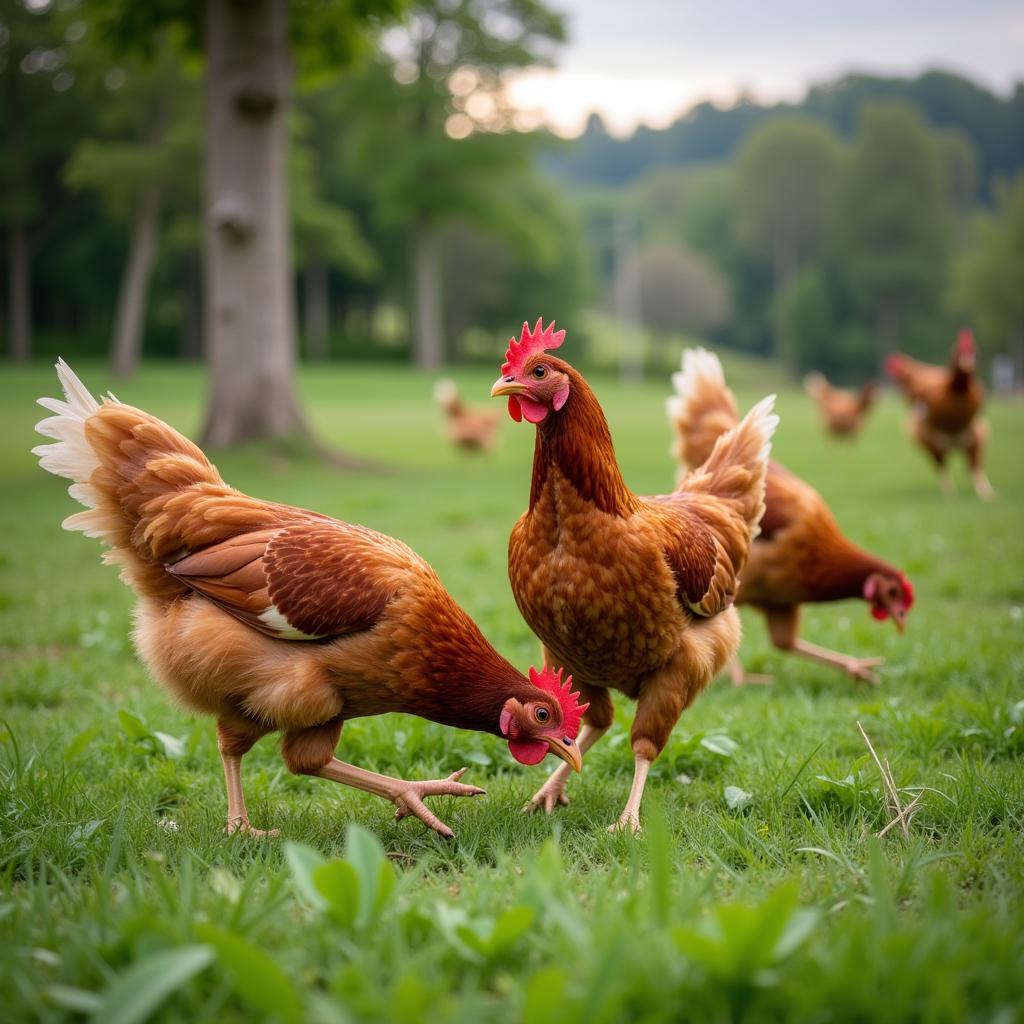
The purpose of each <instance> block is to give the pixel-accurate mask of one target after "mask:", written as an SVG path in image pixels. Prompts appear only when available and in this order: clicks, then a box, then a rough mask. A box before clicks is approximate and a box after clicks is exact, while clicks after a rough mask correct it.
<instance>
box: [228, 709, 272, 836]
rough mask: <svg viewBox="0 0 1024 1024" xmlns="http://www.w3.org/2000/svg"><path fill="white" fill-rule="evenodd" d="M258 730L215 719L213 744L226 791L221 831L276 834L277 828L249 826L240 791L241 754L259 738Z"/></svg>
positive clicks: (229, 833)
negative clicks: (224, 820) (215, 742)
mask: <svg viewBox="0 0 1024 1024" xmlns="http://www.w3.org/2000/svg"><path fill="white" fill-rule="evenodd" d="M260 735H261V733H259V732H257V733H255V734H254V733H253V732H250V731H248V730H246V729H242V728H240V727H239V726H237V725H236V724H234V723H229V722H228V721H226V720H225V719H223V718H221V719H219V720H218V722H217V747H218V749H219V750H220V759H221V763H222V764H223V765H224V786H225V789H226V790H227V794H228V820H227V824H226V825H225V826H224V831H225V832H226V833H227V834H228V835H229V836H230V835H233V834H234V833H235V832H242V833H244V834H246V835H250V836H277V835H280V831H279V830H278V829H276V828H275V829H269V830H268V829H263V828H253V826H252V825H250V824H249V812H248V811H246V809H245V794H244V793H243V792H242V757H243V756H244V755H245V754H247V753H248V752H249V751H250V750H251V749H252V745H253V744H254V743H255V742H256V741H257V740H258V739H259V738H260Z"/></svg>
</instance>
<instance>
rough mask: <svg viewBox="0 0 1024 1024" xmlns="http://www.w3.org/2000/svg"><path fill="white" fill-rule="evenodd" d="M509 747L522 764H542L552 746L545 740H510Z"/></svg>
mask: <svg viewBox="0 0 1024 1024" xmlns="http://www.w3.org/2000/svg"><path fill="white" fill-rule="evenodd" d="M508 749H509V751H510V752H511V753H512V756H513V757H514V758H515V759H516V760H517V761H518V762H519V763H520V764H540V763H541V761H543V760H544V758H545V757H546V756H547V752H548V750H549V749H550V748H549V747H548V745H547V744H546V743H545V742H544V741H543V740H509V741H508Z"/></svg>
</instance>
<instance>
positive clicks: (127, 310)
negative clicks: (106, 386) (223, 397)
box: [111, 184, 161, 377]
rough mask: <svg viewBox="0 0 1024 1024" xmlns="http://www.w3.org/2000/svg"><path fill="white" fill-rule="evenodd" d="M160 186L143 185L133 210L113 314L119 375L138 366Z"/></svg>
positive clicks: (115, 362) (114, 359)
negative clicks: (129, 240)
mask: <svg viewBox="0 0 1024 1024" xmlns="http://www.w3.org/2000/svg"><path fill="white" fill-rule="evenodd" d="M160 193H161V190H160V186H159V185H156V184H151V185H148V186H146V188H145V189H144V190H143V192H142V195H141V196H140V197H139V205H138V206H137V207H136V209H135V223H134V224H133V225H132V240H131V245H130V246H129V249H128V262H127V263H126V264H125V268H124V274H123V276H122V278H121V288H120V291H119V292H118V296H117V312H116V313H115V315H114V337H113V341H112V345H111V362H112V367H113V370H114V373H115V374H116V375H117V376H118V377H129V376H131V375H132V374H133V373H134V372H135V370H136V369H137V368H138V365H139V355H140V353H141V352H142V333H143V330H144V329H145V326H146V306H147V303H148V301H149V282H150V279H151V278H152V276H153V261H154V259H155V257H156V242H157V236H158V234H159V230H160V201H161V194H160Z"/></svg>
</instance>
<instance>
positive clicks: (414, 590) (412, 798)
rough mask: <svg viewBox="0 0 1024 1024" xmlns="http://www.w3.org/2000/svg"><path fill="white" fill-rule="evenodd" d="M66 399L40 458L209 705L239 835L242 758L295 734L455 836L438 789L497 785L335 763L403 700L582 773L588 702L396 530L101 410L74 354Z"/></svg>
mask: <svg viewBox="0 0 1024 1024" xmlns="http://www.w3.org/2000/svg"><path fill="white" fill-rule="evenodd" d="M57 373H58V376H59V378H60V381H61V384H62V385H63V387H64V393H65V396H66V401H59V400H57V399H52V398H42V399H40V404H41V405H43V406H45V407H46V408H47V409H50V410H51V411H52V412H53V413H54V414H55V415H54V416H52V417H50V418H49V419H46V420H43V421H42V422H41V423H40V424H39V425H38V426H37V428H36V429H37V430H38V431H39V433H41V434H43V435H44V436H47V437H51V438H55V439H56V440H57V441H58V443H57V444H52V445H40V446H39V447H38V448H36V449H34V451H35V453H36V454H38V455H39V456H40V463H41V464H42V466H43V468H45V469H47V470H49V471H50V472H51V473H56V474H58V475H60V476H63V477H67V478H68V479H70V480H72V481H74V483H73V485H72V486H71V488H70V489H69V491H70V493H71V495H72V497H74V498H77V499H78V500H79V501H80V502H81V503H82V504H83V505H86V506H87V511H85V512H79V513H77V514H76V515H73V516H71V517H70V518H69V519H67V520H65V522H64V526H65V528H67V529H71V530H82V531H84V532H85V533H86V534H87V535H88V536H91V537H97V538H99V539H100V540H101V541H102V542H103V543H104V544H105V545H107V546H108V547H109V548H110V550H109V551H108V552H107V553H106V555H105V561H107V562H110V563H115V564H117V565H120V566H121V567H122V578H123V579H124V580H125V582H127V583H128V584H129V586H131V587H132V588H133V589H134V590H135V592H136V594H137V595H138V598H139V603H138V606H137V609H136V616H135V627H136V628H135V645H136V647H137V649H138V651H139V654H140V655H141V657H142V659H143V661H144V662H145V663H146V665H147V666H148V667H149V669H150V671H151V672H152V674H153V675H154V676H155V677H156V678H157V679H158V680H159V681H160V682H161V683H162V684H163V685H164V686H166V687H167V689H169V690H170V691H171V693H172V694H173V695H174V696H175V697H176V698H177V699H178V700H179V701H180V702H181V703H182V704H184V705H185V706H187V707H189V708H191V709H192V710H194V711H199V712H202V713H204V714H208V715H213V716H214V717H215V718H216V719H217V737H218V741H219V746H220V754H221V759H222V761H223V765H224V777H225V783H226V786H227V797H228V821H227V831H229V832H234V831H236V830H243V831H246V832H251V833H259V831H260V830H258V829H254V828H253V827H252V826H251V825H250V823H249V816H248V813H247V812H246V808H245V801H244V798H243V795H242V782H241V760H242V756H243V755H244V754H245V753H246V752H247V751H248V750H249V749H250V748H251V747H252V745H253V744H254V743H255V742H256V741H257V740H258V739H259V738H260V737H261V736H264V735H266V734H267V733H270V732H276V731H282V732H283V733H284V737H283V742H282V755H283V757H284V761H285V764H286V765H287V766H288V768H289V769H290V770H291V771H293V772H296V773H300V774H307V775H318V776H320V777H322V778H325V779H330V780H332V781H334V782H340V783H344V784H345V785H348V786H354V787H355V788H357V789H361V790H365V791H366V792H369V793H374V794H376V795H377V796H381V797H384V798H385V799H387V800H390V801H392V802H393V803H394V804H395V806H396V808H397V810H396V817H399V818H401V817H404V816H405V815H407V814H413V815H415V816H416V817H418V818H419V819H420V820H421V821H423V822H424V823H425V824H427V825H428V826H429V827H430V828H433V829H435V830H436V831H437V832H439V833H441V834H442V835H445V836H450V835H451V834H452V832H451V829H449V828H448V826H447V825H445V824H444V823H443V822H441V821H440V820H439V819H438V818H437V817H436V816H435V815H434V814H433V812H432V811H430V810H429V808H427V807H426V805H425V804H424V802H423V799H424V798H425V797H427V796H434V795H440V794H447V795H452V796H475V795H477V794H479V793H482V792H483V790H481V789H477V788H476V787H474V786H467V785H463V784H462V783H460V782H459V778H460V777H461V776H462V774H463V772H464V771H465V769H462V770H461V771H457V772H455V773H453V774H452V775H450V776H449V777H448V778H447V779H441V780H431V781H424V782H408V781H405V780H403V779H393V778H389V777H388V776H384V775H378V774H377V773H375V772H370V771H366V770H364V769H362V768H357V767H355V766H354V765H350V764H346V763H345V762H343V761H339V760H338V759H337V758H336V757H335V756H334V749H335V747H336V746H337V743H338V738H339V736H340V733H341V728H342V725H343V723H344V722H346V721H347V720H349V719H352V718H359V717H362V716H366V715H379V714H383V713H385V712H389V711H399V712H405V713H407V714H413V715H419V716H420V717H422V718H428V719H431V720H432V721H435V722H440V723H442V724H444V725H449V726H454V727H456V728H460V729H475V730H479V731H482V732H488V733H492V734H494V735H497V736H502V737H504V738H505V739H506V740H507V741H508V744H509V749H510V751H511V753H512V755H513V757H515V758H516V759H517V760H519V761H521V762H522V763H524V764H536V763H537V762H538V761H541V760H543V758H544V756H545V754H547V753H548V752H549V751H552V752H554V753H555V754H557V755H558V756H559V757H560V758H562V759H563V760H564V761H566V762H567V763H568V764H570V765H571V766H572V767H573V768H575V769H577V770H578V769H579V767H580V763H581V762H580V756H579V752H578V748H577V746H576V743H575V737H576V730H577V728H578V725H579V718H580V713H581V711H582V710H584V709H582V708H580V707H578V706H577V698H576V694H574V693H571V692H570V689H569V687H568V685H566V684H562V683H561V682H560V680H559V678H558V677H557V675H556V674H555V673H551V672H544V673H537V672H535V671H534V670H533V669H531V670H530V678H529V679H527V678H525V677H524V676H522V675H521V674H520V673H519V672H518V671H517V670H516V669H515V668H513V666H512V665H510V664H509V663H508V662H507V661H506V660H505V659H504V658H502V657H501V656H500V655H499V654H498V652H497V651H495V650H494V648H493V647H491V645H490V644H488V643H487V641H486V640H485V639H484V637H483V636H482V635H481V633H480V631H479V630H478V629H477V627H476V626H475V625H474V624H473V622H472V620H471V619H470V618H469V616H468V615H467V614H466V613H465V612H464V611H463V610H462V609H461V608H459V606H458V605H457V604H456V603H455V602H454V601H453V600H452V598H451V597H450V596H449V594H448V592H447V591H446V590H445V588H444V586H443V585H442V584H441V581H440V580H439V579H438V578H437V576H436V574H435V573H434V572H433V570H432V569H431V568H430V566H429V565H427V563H426V562H424V561H423V559H422V558H420V557H419V556H418V555H416V553H415V552H413V551H412V550H411V549H410V548H408V547H406V546H405V545H404V544H402V543H401V542H400V541H397V540H394V539H392V538H391V537H387V536H384V535H383V534H380V533H375V532H374V531H373V530H369V529H366V528H365V527H363V526H353V525H351V524H349V523H343V522H339V521H338V520H335V519H330V518H328V517H327V516H323V515H319V514H318V513H316V512H307V511H305V510H304V509H299V508H292V507H291V506H288V505H278V504H275V503H272V502H266V501H260V500H259V499H257V498H250V497H248V496H247V495H245V494H242V493H241V492H239V491H236V490H234V489H233V488H231V487H228V485H227V484H225V483H224V481H223V480H222V479H221V477H220V475H219V474H218V472H217V470H216V469H215V468H214V467H213V466H212V465H211V464H210V462H209V461H208V460H207V458H206V456H205V455H203V453H202V452H201V451H200V450H199V449H198V448H197V447H196V446H195V445H194V444H192V442H191V441H189V440H187V439H186V438H184V437H182V435H181V434H179V433H178V432H177V431H176V430H174V429H173V428H172V427H169V426H168V425H167V424H166V423H163V422H161V421H160V420H158V419H156V417H154V416H150V415H149V414H148V413H145V412H142V411H141V410H139V409H134V408H132V407H131V406H128V405H124V404H122V403H121V402H118V401H117V400H116V399H114V398H113V397H112V396H111V397H108V398H105V399H104V400H103V403H102V404H98V403H97V402H96V400H95V399H94V398H93V397H92V395H91V394H89V392H88V390H86V388H85V386H84V385H83V384H82V382H81V381H80V380H79V379H78V378H77V377H76V376H75V374H74V373H73V372H72V371H71V369H70V368H69V367H68V366H67V365H66V364H65V363H64V362H63V360H62V361H61V362H59V363H58V364H57Z"/></svg>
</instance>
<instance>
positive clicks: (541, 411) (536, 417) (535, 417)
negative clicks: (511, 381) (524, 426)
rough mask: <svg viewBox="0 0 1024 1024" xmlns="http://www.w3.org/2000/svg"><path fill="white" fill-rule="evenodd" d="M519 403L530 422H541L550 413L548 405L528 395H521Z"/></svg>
mask: <svg viewBox="0 0 1024 1024" xmlns="http://www.w3.org/2000/svg"><path fill="white" fill-rule="evenodd" d="M518 397H519V404H520V405H521V406H522V407H523V415H524V416H525V417H526V419H527V420H528V421H529V422H530V423H540V422H541V421H542V420H543V419H544V417H545V416H547V414H548V407H547V406H546V405H541V403H540V402H535V401H534V400H533V399H532V398H527V397H526V395H519V396H518Z"/></svg>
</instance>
